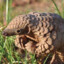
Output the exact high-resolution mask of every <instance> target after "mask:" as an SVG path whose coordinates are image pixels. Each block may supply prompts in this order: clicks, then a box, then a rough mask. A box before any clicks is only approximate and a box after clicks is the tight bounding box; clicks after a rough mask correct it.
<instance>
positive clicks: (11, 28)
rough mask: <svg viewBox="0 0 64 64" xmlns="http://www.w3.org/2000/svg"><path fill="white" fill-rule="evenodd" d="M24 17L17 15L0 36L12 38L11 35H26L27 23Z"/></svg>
mask: <svg viewBox="0 0 64 64" xmlns="http://www.w3.org/2000/svg"><path fill="white" fill-rule="evenodd" d="M25 16H26V15H19V16H17V17H15V18H14V19H13V20H12V21H11V22H10V23H9V24H8V26H7V27H6V28H5V29H4V30H3V32H2V34H3V35H4V36H12V35H19V34H21V35H23V34H26V33H28V27H27V24H28V22H29V21H27V20H26V18H27V17H25Z"/></svg>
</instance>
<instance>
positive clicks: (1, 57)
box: [0, 0, 64, 64]
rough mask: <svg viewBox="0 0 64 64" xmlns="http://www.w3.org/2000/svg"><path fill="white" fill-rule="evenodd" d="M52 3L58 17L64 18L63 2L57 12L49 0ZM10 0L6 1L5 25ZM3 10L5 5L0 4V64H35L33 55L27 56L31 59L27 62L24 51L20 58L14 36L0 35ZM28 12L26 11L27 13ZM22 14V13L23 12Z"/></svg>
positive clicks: (8, 17) (9, 11)
mask: <svg viewBox="0 0 64 64" xmlns="http://www.w3.org/2000/svg"><path fill="white" fill-rule="evenodd" d="M51 1H52V2H53V4H54V5H55V8H56V11H57V13H58V14H59V15H61V16H62V17H63V18H64V7H63V2H64V0H62V1H61V6H62V11H60V10H59V8H58V6H57V4H56V3H55V1H54V0H51ZM11 5H12V0H10V1H9V0H6V21H7V23H9V22H10V20H11V18H13V17H11V11H12V6H11ZM4 10H5V4H4V5H3V4H0V18H1V19H0V64H3V63H5V64H7V63H9V64H14V63H15V64H16V63H18V64H20V63H21V62H22V64H29V63H31V64H37V61H36V59H35V55H34V54H29V55H30V57H31V60H30V61H28V58H27V51H25V58H23V59H22V58H21V55H20V54H19V53H18V52H17V50H16V47H15V44H14V39H15V36H11V37H4V36H3V35H2V30H3V28H4V27H5V26H3V12H4ZM28 12H29V10H27V12H25V13H28ZM23 13H24V12H23ZM48 57H49V55H48V56H47V58H46V59H45V61H44V64H46V61H47V59H48Z"/></svg>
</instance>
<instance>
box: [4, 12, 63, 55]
mask: <svg viewBox="0 0 64 64" xmlns="http://www.w3.org/2000/svg"><path fill="white" fill-rule="evenodd" d="M3 35H5V36H11V35H17V37H16V40H15V45H16V46H17V47H19V48H21V49H26V50H27V51H28V52H31V53H35V54H36V55H38V56H39V55H41V54H42V55H43V54H48V53H50V52H54V51H59V49H61V50H62V47H63V46H64V19H63V18H62V17H61V16H59V15H58V14H55V13H38V12H30V13H28V14H25V15H19V16H16V17H15V18H14V19H13V20H12V21H11V22H10V23H9V24H8V26H7V27H6V28H5V29H4V31H3ZM22 35H23V37H22ZM27 36H28V37H27ZM30 37H31V38H30ZM19 42H21V44H20V43H19Z"/></svg>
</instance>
